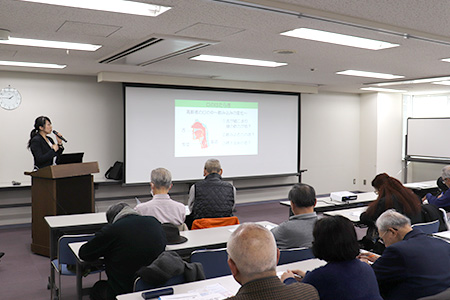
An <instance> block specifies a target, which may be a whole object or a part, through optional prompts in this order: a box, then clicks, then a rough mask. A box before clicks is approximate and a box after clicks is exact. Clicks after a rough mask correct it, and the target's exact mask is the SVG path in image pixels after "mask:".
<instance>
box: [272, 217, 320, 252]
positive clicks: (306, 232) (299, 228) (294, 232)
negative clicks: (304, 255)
mask: <svg viewBox="0 0 450 300" xmlns="http://www.w3.org/2000/svg"><path fill="white" fill-rule="evenodd" d="M316 221H317V214H316V213H315V212H313V213H308V214H301V215H296V216H292V217H290V218H289V220H287V221H285V222H283V223H281V224H280V225H278V226H277V227H275V228H273V229H272V233H273V235H274V237H275V240H276V241H277V246H278V248H280V249H290V248H300V247H308V248H309V247H311V246H312V241H313V235H312V232H313V228H314V224H315V223H316Z"/></svg>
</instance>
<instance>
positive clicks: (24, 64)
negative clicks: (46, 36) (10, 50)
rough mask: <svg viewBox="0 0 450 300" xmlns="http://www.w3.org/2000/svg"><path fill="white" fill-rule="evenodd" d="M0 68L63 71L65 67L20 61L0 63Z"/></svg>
mask: <svg viewBox="0 0 450 300" xmlns="http://www.w3.org/2000/svg"><path fill="white" fill-rule="evenodd" d="M0 65H1V66H14V67H31V68H48V69H64V68H65V67H67V65H57V64H44V63H33V62H22V61H4V60H2V61H0Z"/></svg>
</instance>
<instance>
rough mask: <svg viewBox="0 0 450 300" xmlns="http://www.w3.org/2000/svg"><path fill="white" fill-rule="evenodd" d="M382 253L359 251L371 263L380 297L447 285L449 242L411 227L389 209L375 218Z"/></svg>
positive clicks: (409, 298) (405, 298)
mask: <svg viewBox="0 0 450 300" xmlns="http://www.w3.org/2000/svg"><path fill="white" fill-rule="evenodd" d="M376 226H377V228H378V232H379V233H380V238H381V239H382V240H383V241H384V243H385V245H386V250H384V252H383V255H381V256H379V255H376V254H373V253H370V252H369V253H368V254H361V255H360V259H362V260H368V261H372V262H373V265H372V267H373V270H374V271H375V275H376V277H377V281H378V285H379V287H380V293H381V296H382V297H383V298H384V299H386V300H390V299H392V300H396V299H402V300H413V299H417V298H421V297H425V296H431V295H435V294H437V293H440V292H442V291H444V290H446V289H447V288H448V287H450V273H449V272H448V270H450V244H449V243H447V242H445V241H443V240H440V239H437V238H434V237H430V236H427V235H426V234H425V233H423V232H422V231H421V230H420V229H413V228H412V227H411V221H410V220H409V218H408V217H406V216H404V215H402V214H400V213H398V212H396V211H394V210H392V209H390V210H387V211H385V212H384V213H383V214H381V216H380V217H379V218H378V219H377V222H376Z"/></svg>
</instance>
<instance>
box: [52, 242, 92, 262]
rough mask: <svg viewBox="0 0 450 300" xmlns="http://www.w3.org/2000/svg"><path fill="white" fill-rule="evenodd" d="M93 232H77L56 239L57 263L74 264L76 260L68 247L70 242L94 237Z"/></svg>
mask: <svg viewBox="0 0 450 300" xmlns="http://www.w3.org/2000/svg"><path fill="white" fill-rule="evenodd" d="M94 236H95V235H93V234H77V235H63V236H61V237H60V238H59V240H58V263H59V264H60V265H63V264H66V265H75V264H76V263H77V260H76V258H75V255H74V254H73V252H72V250H71V249H70V248H69V244H70V243H76V242H84V241H89V240H91V239H93V238H94Z"/></svg>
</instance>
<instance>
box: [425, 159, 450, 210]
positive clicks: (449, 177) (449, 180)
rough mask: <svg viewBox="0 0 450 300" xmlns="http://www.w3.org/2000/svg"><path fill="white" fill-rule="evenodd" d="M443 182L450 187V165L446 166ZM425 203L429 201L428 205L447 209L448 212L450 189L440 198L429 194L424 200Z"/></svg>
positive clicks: (443, 172)
mask: <svg viewBox="0 0 450 300" xmlns="http://www.w3.org/2000/svg"><path fill="white" fill-rule="evenodd" d="M441 178H442V182H443V183H444V184H445V185H446V186H447V187H450V165H449V166H445V167H444V168H443V169H442V175H441ZM422 200H423V201H425V200H426V201H428V203H430V204H433V205H436V206H437V207H442V208H445V209H446V210H450V189H447V190H446V191H444V192H442V193H441V194H439V195H438V196H433V195H432V194H430V193H428V194H426V195H425V196H424V197H423V198H422Z"/></svg>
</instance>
